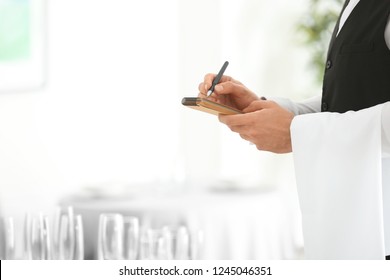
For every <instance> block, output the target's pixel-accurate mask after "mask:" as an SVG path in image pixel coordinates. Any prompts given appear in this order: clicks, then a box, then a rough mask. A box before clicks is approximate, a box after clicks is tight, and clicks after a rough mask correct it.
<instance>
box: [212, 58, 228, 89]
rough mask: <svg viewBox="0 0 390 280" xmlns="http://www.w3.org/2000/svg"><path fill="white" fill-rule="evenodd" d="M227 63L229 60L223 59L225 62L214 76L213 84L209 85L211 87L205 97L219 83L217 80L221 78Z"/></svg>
mask: <svg viewBox="0 0 390 280" xmlns="http://www.w3.org/2000/svg"><path fill="white" fill-rule="evenodd" d="M228 65H229V61H225V63H224V64H223V65H222V68H221V70H219V72H218V74H217V76H215V78H214V80H213V84H212V85H211V88H210V89H209V91H208V92H207V97H209V96H210V95H211V94H212V93H213V92H214V87H215V86H216V85H217V84H218V83H219V80H221V78H222V75H223V73H224V72H225V70H226V68H227V67H228Z"/></svg>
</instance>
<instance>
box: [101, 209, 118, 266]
mask: <svg viewBox="0 0 390 280" xmlns="http://www.w3.org/2000/svg"><path fill="white" fill-rule="evenodd" d="M100 222H101V226H99V228H100V230H101V240H100V241H101V253H102V258H103V259H105V260H119V259H122V258H123V216H122V215H121V214H102V215H101V219H100Z"/></svg>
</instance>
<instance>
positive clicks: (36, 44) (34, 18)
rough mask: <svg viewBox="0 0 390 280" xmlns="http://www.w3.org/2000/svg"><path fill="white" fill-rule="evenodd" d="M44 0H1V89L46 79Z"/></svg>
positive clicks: (15, 88) (41, 82) (25, 86)
mask: <svg viewBox="0 0 390 280" xmlns="http://www.w3.org/2000/svg"><path fill="white" fill-rule="evenodd" d="M45 4H46V0H0V77H1V78H0V92H8V91H22V90H32V89H37V88H39V87H42V86H43V85H44V83H45V70H46V69H45V68H46V59H45V49H46V40H45V39H46V34H45V31H46V27H45V23H46V21H45V17H46V10H45Z"/></svg>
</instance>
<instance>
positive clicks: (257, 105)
mask: <svg viewBox="0 0 390 280" xmlns="http://www.w3.org/2000/svg"><path fill="white" fill-rule="evenodd" d="M275 106H276V103H275V102H273V101H269V100H256V101H253V102H252V103H251V104H249V106H248V107H246V108H245V109H244V110H242V111H243V112H244V113H250V112H254V111H258V110H262V109H268V108H273V107H275Z"/></svg>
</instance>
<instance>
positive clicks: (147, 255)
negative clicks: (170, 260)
mask: <svg viewBox="0 0 390 280" xmlns="http://www.w3.org/2000/svg"><path fill="white" fill-rule="evenodd" d="M153 236H154V232H153V230H152V229H145V228H144V229H142V230H141V236H140V252H139V254H140V255H139V258H140V259H141V260H152V259H154V253H153V251H154V250H153V249H154V246H153Z"/></svg>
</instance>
